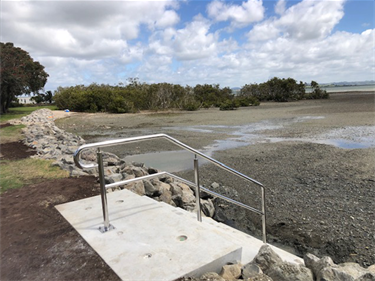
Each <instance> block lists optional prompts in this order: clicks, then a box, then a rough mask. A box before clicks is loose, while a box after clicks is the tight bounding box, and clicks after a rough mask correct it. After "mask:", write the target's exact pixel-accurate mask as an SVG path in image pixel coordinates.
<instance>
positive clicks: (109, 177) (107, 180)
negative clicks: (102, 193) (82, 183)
mask: <svg viewBox="0 0 375 281" xmlns="http://www.w3.org/2000/svg"><path fill="white" fill-rule="evenodd" d="M104 180H105V183H106V184H110V183H115V182H118V181H121V180H122V175H121V174H112V175H107V176H105V177H104Z"/></svg>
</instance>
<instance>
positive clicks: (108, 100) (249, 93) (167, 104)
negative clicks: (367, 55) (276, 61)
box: [54, 77, 328, 113]
mask: <svg viewBox="0 0 375 281" xmlns="http://www.w3.org/2000/svg"><path fill="white" fill-rule="evenodd" d="M311 86H312V88H313V92H312V93H306V91H305V84H304V83H302V82H300V83H297V82H296V80H294V79H292V78H288V79H280V78H277V77H275V78H272V79H270V80H269V81H267V82H265V83H261V84H250V85H245V86H243V87H242V88H241V90H240V93H239V94H238V95H234V94H233V92H232V90H231V89H230V88H228V87H225V88H220V86H219V84H213V85H209V84H204V85H200V84H198V85H196V86H195V87H191V86H185V87H183V86H181V85H174V84H170V83H157V84H147V83H142V82H140V81H139V80H138V79H135V78H130V79H129V80H128V81H127V84H126V85H124V84H121V83H120V84H119V85H116V86H110V85H104V84H102V85H98V84H91V85H89V86H84V85H77V86H72V87H59V88H58V89H57V90H56V91H55V95H54V100H55V102H56V105H57V107H58V108H60V109H66V108H69V109H70V110H73V111H82V112H98V111H101V112H111V113H127V112H136V111H139V110H164V109H169V108H178V109H182V110H197V109H199V108H210V107H219V108H220V110H232V109H236V108H238V107H240V106H257V105H259V104H260V102H259V101H277V102H286V101H294V100H301V99H308V98H328V94H327V93H326V91H322V90H321V89H320V88H319V85H318V83H316V82H315V81H312V82H311Z"/></svg>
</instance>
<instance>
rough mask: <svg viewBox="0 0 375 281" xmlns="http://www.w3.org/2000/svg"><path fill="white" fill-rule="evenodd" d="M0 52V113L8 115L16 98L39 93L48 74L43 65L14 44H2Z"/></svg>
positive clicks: (0, 44)
mask: <svg viewBox="0 0 375 281" xmlns="http://www.w3.org/2000/svg"><path fill="white" fill-rule="evenodd" d="M0 50H1V51H0V58H1V72H0V73H1V88H0V103H1V108H0V112H1V113H6V112H7V111H8V108H9V106H10V104H11V102H12V101H13V100H14V99H15V97H16V96H19V95H22V94H30V93H32V92H33V93H38V91H39V90H40V89H42V88H43V87H44V85H45V84H46V82H47V77H48V74H47V73H46V72H45V71H44V66H43V65H41V64H40V63H39V62H37V61H34V60H33V59H32V58H31V57H30V55H29V53H28V52H26V51H24V50H22V49H21V48H17V47H14V45H13V43H5V44H4V43H0Z"/></svg>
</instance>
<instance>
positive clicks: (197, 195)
mask: <svg viewBox="0 0 375 281" xmlns="http://www.w3.org/2000/svg"><path fill="white" fill-rule="evenodd" d="M194 176H195V184H196V187H195V201H196V206H197V219H198V221H200V222H201V221H202V213H201V196H200V194H201V187H200V186H199V166H198V158H197V155H196V154H195V158H194Z"/></svg>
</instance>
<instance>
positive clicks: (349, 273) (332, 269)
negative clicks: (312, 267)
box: [317, 262, 375, 281]
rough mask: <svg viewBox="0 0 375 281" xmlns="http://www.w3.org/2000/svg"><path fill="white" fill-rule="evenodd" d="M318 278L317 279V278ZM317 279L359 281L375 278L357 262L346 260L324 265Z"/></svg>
mask: <svg viewBox="0 0 375 281" xmlns="http://www.w3.org/2000/svg"><path fill="white" fill-rule="evenodd" d="M318 278H319V279H318ZM317 280H325V281H333V280H339V281H357V280H358V281H359V280H371V281H373V280H375V275H374V274H373V273H371V272H370V271H369V270H368V269H365V268H363V267H361V266H360V265H359V264H357V263H353V262H348V263H342V264H338V265H333V266H329V267H325V268H324V269H323V270H322V271H321V272H320V274H319V275H318V276H317Z"/></svg>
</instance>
